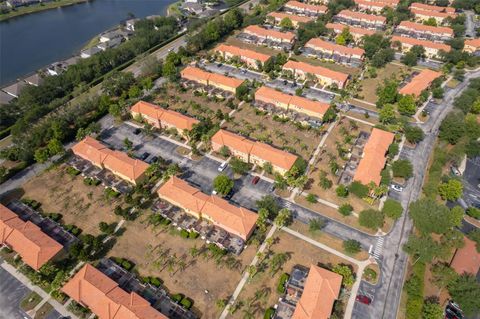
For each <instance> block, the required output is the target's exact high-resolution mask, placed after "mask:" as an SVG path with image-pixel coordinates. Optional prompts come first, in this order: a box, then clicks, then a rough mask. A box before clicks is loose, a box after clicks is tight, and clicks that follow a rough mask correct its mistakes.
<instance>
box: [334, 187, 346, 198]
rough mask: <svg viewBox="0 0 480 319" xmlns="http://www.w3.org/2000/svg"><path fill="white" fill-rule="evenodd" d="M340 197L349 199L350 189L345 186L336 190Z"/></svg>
mask: <svg viewBox="0 0 480 319" xmlns="http://www.w3.org/2000/svg"><path fill="white" fill-rule="evenodd" d="M335 192H336V193H337V196H338V197H347V196H348V189H347V187H345V185H338V187H337V189H336V190H335Z"/></svg>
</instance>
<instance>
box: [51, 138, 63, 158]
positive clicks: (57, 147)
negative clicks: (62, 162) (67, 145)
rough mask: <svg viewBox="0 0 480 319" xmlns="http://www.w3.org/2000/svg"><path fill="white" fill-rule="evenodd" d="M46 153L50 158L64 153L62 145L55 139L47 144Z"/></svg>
mask: <svg viewBox="0 0 480 319" xmlns="http://www.w3.org/2000/svg"><path fill="white" fill-rule="evenodd" d="M47 148H48V153H49V154H50V156H53V155H57V154H61V153H63V152H64V149H63V145H62V143H60V141H59V140H57V139H56V138H52V139H51V140H50V142H48V144H47Z"/></svg>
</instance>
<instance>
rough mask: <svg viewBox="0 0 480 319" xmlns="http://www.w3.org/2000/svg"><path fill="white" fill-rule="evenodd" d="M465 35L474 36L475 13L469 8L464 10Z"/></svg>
mask: <svg viewBox="0 0 480 319" xmlns="http://www.w3.org/2000/svg"><path fill="white" fill-rule="evenodd" d="M465 16H466V17H467V18H466V19H465V35H466V36H469V37H470V38H475V21H474V19H475V13H474V12H473V11H471V10H468V11H465Z"/></svg>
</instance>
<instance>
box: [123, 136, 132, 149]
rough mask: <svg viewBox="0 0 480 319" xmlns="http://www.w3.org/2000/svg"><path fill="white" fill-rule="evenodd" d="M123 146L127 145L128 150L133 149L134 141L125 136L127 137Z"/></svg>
mask: <svg viewBox="0 0 480 319" xmlns="http://www.w3.org/2000/svg"><path fill="white" fill-rule="evenodd" d="M123 146H125V148H126V149H127V150H131V149H132V147H133V142H132V141H130V140H129V139H128V137H125V139H124V140H123Z"/></svg>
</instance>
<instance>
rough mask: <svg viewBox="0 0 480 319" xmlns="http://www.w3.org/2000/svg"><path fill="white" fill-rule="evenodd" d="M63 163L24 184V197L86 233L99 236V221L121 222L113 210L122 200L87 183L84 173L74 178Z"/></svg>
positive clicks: (99, 187)
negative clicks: (112, 199)
mask: <svg viewBox="0 0 480 319" xmlns="http://www.w3.org/2000/svg"><path fill="white" fill-rule="evenodd" d="M64 168H65V167H64V166H61V167H58V168H53V169H51V170H48V171H45V172H43V173H42V174H40V175H38V176H36V177H34V178H33V179H31V180H29V181H28V182H27V183H25V184H24V185H23V190H24V191H25V195H24V197H26V198H30V199H34V200H36V201H38V202H40V203H42V206H41V209H42V210H43V211H44V212H46V213H60V214H62V215H63V218H62V220H63V222H64V223H65V224H74V225H76V226H77V227H79V228H80V229H82V231H83V232H84V233H88V234H92V235H99V234H100V230H99V229H98V224H99V223H100V222H102V221H103V222H107V223H112V222H118V221H119V220H120V218H118V217H117V216H116V215H115V214H114V213H113V211H114V208H115V206H117V205H118V203H119V201H120V200H119V199H117V200H116V201H109V200H107V199H105V195H104V187H103V186H101V185H99V186H87V185H85V184H84V183H83V177H82V176H80V175H79V176H75V177H72V176H70V175H68V174H67V173H66V172H65V169H64Z"/></svg>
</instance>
